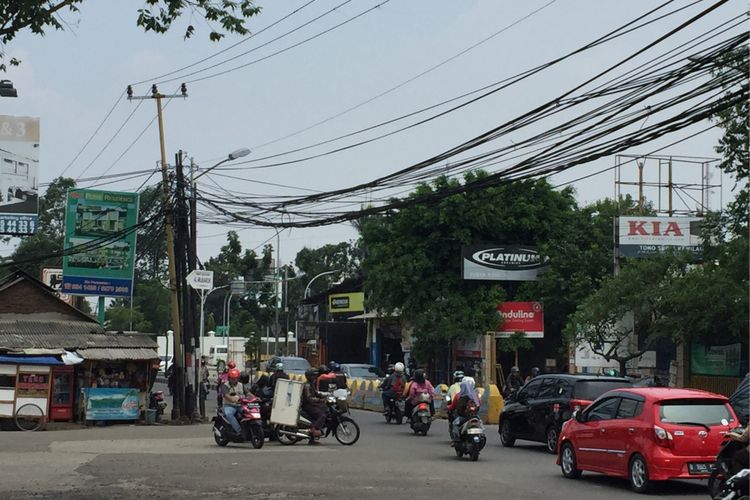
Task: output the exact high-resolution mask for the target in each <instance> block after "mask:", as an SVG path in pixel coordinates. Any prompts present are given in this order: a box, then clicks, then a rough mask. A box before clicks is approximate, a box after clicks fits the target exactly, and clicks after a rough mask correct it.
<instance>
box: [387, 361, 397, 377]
mask: <svg viewBox="0 0 750 500" xmlns="http://www.w3.org/2000/svg"><path fill="white" fill-rule="evenodd" d="M394 371H395V368H394V367H393V363H391V364H390V365H388V368H387V369H386V370H385V372H386V373H387V374H388V375H390V374H391V373H393V372H394Z"/></svg>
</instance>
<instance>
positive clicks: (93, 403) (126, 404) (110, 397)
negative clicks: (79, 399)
mask: <svg viewBox="0 0 750 500" xmlns="http://www.w3.org/2000/svg"><path fill="white" fill-rule="evenodd" d="M139 416H140V398H139V394H138V389H116V388H107V387H97V388H92V389H86V420H137V419H138V417H139Z"/></svg>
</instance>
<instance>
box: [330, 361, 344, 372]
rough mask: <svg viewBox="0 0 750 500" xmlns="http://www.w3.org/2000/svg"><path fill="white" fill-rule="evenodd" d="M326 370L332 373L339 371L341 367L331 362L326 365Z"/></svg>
mask: <svg viewBox="0 0 750 500" xmlns="http://www.w3.org/2000/svg"><path fill="white" fill-rule="evenodd" d="M328 368H330V370H331V371H332V372H334V373H336V372H339V371H341V365H340V364H338V363H336V362H335V361H331V362H330V363H328Z"/></svg>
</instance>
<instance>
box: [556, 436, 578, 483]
mask: <svg viewBox="0 0 750 500" xmlns="http://www.w3.org/2000/svg"><path fill="white" fill-rule="evenodd" d="M560 470H562V473H563V476H565V477H566V478H568V479H578V478H579V477H581V469H579V468H578V460H576V452H575V450H574V449H573V445H572V444H570V443H565V444H564V445H563V446H562V449H561V450H560Z"/></svg>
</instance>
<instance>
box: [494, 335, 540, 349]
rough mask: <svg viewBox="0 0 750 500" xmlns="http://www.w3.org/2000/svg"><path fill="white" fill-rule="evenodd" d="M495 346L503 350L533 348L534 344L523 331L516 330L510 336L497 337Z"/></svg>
mask: <svg viewBox="0 0 750 500" xmlns="http://www.w3.org/2000/svg"><path fill="white" fill-rule="evenodd" d="M497 348H498V349H500V350H501V351H503V352H516V351H518V350H529V349H533V348H534V345H533V344H532V343H531V340H529V339H528V337H526V335H525V334H524V333H523V332H516V333H514V334H513V335H511V336H510V337H507V338H504V339H498V341H497Z"/></svg>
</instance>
